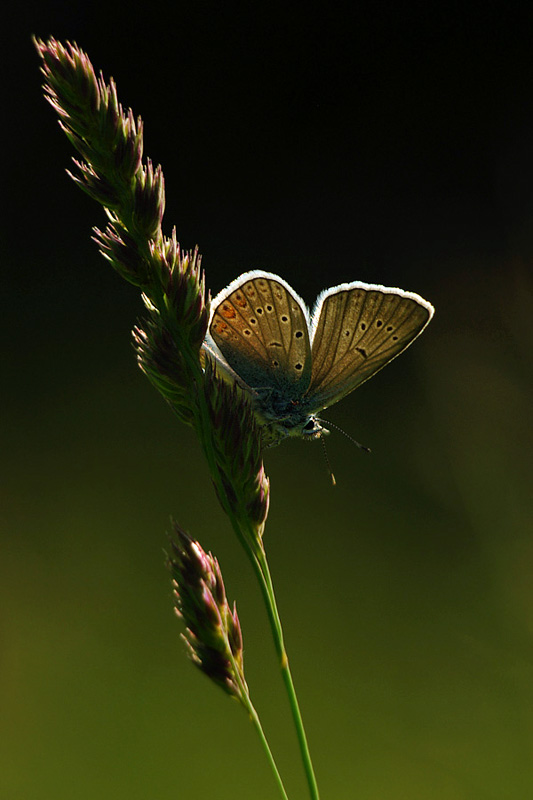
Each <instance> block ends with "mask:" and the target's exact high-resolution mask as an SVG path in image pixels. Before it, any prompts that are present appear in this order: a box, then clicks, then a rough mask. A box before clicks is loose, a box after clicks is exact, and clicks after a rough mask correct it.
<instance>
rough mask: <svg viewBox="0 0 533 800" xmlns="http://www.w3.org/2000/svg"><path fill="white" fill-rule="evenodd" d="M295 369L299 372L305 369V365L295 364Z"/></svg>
mask: <svg viewBox="0 0 533 800" xmlns="http://www.w3.org/2000/svg"><path fill="white" fill-rule="evenodd" d="M294 369H297V370H298V371H300V370H301V369H303V364H295V365H294Z"/></svg>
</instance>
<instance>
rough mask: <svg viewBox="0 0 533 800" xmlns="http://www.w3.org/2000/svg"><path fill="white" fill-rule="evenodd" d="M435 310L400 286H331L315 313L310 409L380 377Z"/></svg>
mask: <svg viewBox="0 0 533 800" xmlns="http://www.w3.org/2000/svg"><path fill="white" fill-rule="evenodd" d="M432 314H433V307H432V306H431V304H430V303H428V302H427V301H426V300H423V299H422V298H421V297H419V296H418V295H415V294H413V293H410V292H403V291H401V290H400V289H387V288H385V287H379V286H371V285H369V284H360V283H353V284H345V285H344V286H339V287H334V288H333V289H328V290H327V291H326V292H325V293H324V294H323V295H321V296H320V297H319V299H318V301H317V307H316V311H315V313H314V315H313V331H314V333H313V343H312V358H313V368H312V375H311V383H310V386H309V389H308V392H307V398H308V403H309V405H310V407H312V409H313V410H315V411H318V410H319V409H321V408H325V407H327V406H329V405H331V404H332V403H335V402H337V400H340V399H341V398H342V397H344V396H345V395H347V394H348V393H349V392H351V391H352V390H353V389H355V388H356V387H357V386H359V385H360V384H361V383H363V381H366V380H367V379H368V378H370V377H371V376H372V375H374V374H375V373H376V372H377V371H378V370H380V369H381V368H382V367H384V366H385V364H387V363H388V362H389V361H391V360H392V359H393V358H395V357H396V356H397V355H399V354H400V353H401V352H402V350H404V349H405V348H406V347H407V346H408V345H409V344H410V343H411V342H412V341H413V340H414V339H415V338H416V337H417V336H418V335H419V333H421V331H422V330H423V328H424V327H425V326H426V325H427V323H428V322H429V320H430V319H431V316H432Z"/></svg>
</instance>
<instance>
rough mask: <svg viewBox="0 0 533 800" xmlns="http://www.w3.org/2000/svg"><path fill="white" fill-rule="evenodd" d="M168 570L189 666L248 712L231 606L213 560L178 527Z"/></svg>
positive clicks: (238, 637) (237, 627) (239, 643)
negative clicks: (196, 668)
mask: <svg viewBox="0 0 533 800" xmlns="http://www.w3.org/2000/svg"><path fill="white" fill-rule="evenodd" d="M173 533H174V537H173V538H172V539H171V540H170V546H171V552H170V554H169V556H168V566H169V569H170V571H171V574H172V582H173V586H174V604H175V608H176V613H177V615H178V616H179V617H180V618H181V619H182V620H183V622H184V624H185V625H186V631H185V633H184V634H183V635H182V636H183V639H184V640H185V642H186V645H187V650H188V655H189V657H190V658H191V660H192V661H193V663H194V664H195V665H196V666H197V667H198V668H199V669H200V670H201V671H202V672H204V673H205V674H206V675H207V676H208V677H209V678H210V679H211V680H212V681H214V683H216V684H217V685H218V686H220V687H221V688H222V689H224V691H225V692H227V693H228V694H230V695H231V696H232V697H235V698H236V699H237V700H239V701H240V702H241V703H242V704H243V705H244V706H245V708H247V709H248V708H249V697H248V687H247V685H246V681H245V679H244V668H243V643H242V634H241V629H240V623H239V618H238V616H237V610H236V607H235V605H234V606H233V609H231V608H230V606H229V604H228V601H227V598H226V589H225V587H224V581H223V579H222V573H221V571H220V567H219V564H218V561H217V559H216V558H215V557H214V556H213V555H212V554H211V553H206V552H205V551H204V550H203V548H202V547H201V545H200V544H199V542H195V541H193V540H192V539H191V538H190V537H189V536H188V535H187V534H186V533H185V531H184V530H182V529H181V528H180V527H179V525H177V523H175V522H174V523H173Z"/></svg>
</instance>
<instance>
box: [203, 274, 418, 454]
mask: <svg viewBox="0 0 533 800" xmlns="http://www.w3.org/2000/svg"><path fill="white" fill-rule="evenodd" d="M433 313H434V308H433V306H432V305H431V303H428V301H427V300H424V299H423V298H422V297H420V296H419V295H417V294H414V293H413V292H404V291H403V290H402V289H389V288H387V287H385V286H379V285H375V284H369V283H362V282H359V281H354V282H353V283H342V284H340V285H339V286H333V287H332V288H331V289H326V290H325V291H323V292H322V293H321V294H320V295H319V296H318V298H317V300H316V303H315V306H314V309H313V312H312V313H309V310H308V308H307V306H306V304H305V303H304V301H303V300H302V298H301V297H299V295H297V294H296V292H295V291H294V289H292V288H291V286H289V284H288V283H287V282H286V281H284V280H283V279H282V278H280V277H278V276H277V275H274V274H272V273H271V272H264V271H262V270H253V271H252V272H245V273H244V274H243V275H241V276H240V277H239V278H237V279H236V280H234V281H233V282H232V283H230V285H229V286H228V287H226V289H223V290H222V291H221V292H220V293H219V294H218V295H217V296H216V297H215V298H214V300H213V301H212V305H211V316H210V320H209V329H208V335H207V339H206V346H207V348H208V349H209V350H211V352H212V353H213V354H214V356H215V359H216V361H217V364H218V366H219V368H220V369H221V370H222V371H223V372H224V373H225V375H226V377H227V376H228V375H229V376H231V378H232V379H233V380H236V381H237V382H238V383H239V384H240V385H241V386H243V387H244V388H245V389H246V390H247V391H248V392H249V393H250V395H251V397H252V401H253V404H254V411H255V414H256V417H257V418H258V420H259V423H260V425H261V426H262V429H263V434H264V435H265V441H266V443H268V444H269V445H273V444H278V443H279V442H280V441H281V440H282V439H285V438H287V437H290V436H298V437H302V438H311V439H313V438H319V437H320V436H322V435H323V434H324V433H328V430H327V428H325V427H324V426H323V425H322V422H321V420H320V419H319V418H318V417H317V414H318V413H319V412H320V411H322V410H323V409H324V408H328V407H329V406H331V405H333V404H334V403H337V402H338V401H339V400H341V399H342V398H343V397H345V396H346V395H347V394H349V393H350V392H351V391H353V390H354V389H356V388H357V387H358V386H359V385H360V384H362V383H363V382H364V381H366V380H368V378H371V377H372V375H375V374H376V372H378V371H379V370H380V369H381V368H382V367H384V366H385V364H388V363H389V361H392V359H393V358H396V356H397V355H399V354H400V353H401V352H402V351H403V350H405V348H406V347H408V345H410V344H411V342H413V341H414V339H416V337H417V336H419V335H420V333H421V332H422V331H423V330H424V328H425V327H426V325H427V324H428V322H429V321H430V319H431V317H432V316H433Z"/></svg>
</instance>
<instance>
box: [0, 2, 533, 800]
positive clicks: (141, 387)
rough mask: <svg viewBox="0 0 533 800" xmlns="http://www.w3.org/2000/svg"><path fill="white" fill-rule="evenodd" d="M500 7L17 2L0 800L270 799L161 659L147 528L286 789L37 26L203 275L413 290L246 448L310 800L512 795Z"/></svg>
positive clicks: (284, 721)
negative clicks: (360, 377) (308, 407)
mask: <svg viewBox="0 0 533 800" xmlns="http://www.w3.org/2000/svg"><path fill="white" fill-rule="evenodd" d="M532 25H533V13H532V11H531V6H529V7H528V6H527V4H525V3H522V4H519V5H516V7H515V6H514V5H513V4H512V3H511V4H509V3H498V2H495V3H488V4H487V3H486V4H481V3H480V4H466V5H465V4H459V3H443V4H436V5H431V4H423V3H415V2H410V3H407V4H396V5H394V4H388V3H366V4H353V5H351V6H349V7H346V9H343V7H341V5H336V4H330V5H329V6H328V5H327V4H324V7H323V9H322V11H321V13H320V15H318V16H310V12H309V8H308V7H306V6H304V5H302V6H301V7H300V6H298V7H297V6H296V4H291V5H285V4H279V5H278V4H276V3H265V4H261V5H260V6H257V7H256V5H255V4H249V5H243V6H232V5H227V4H219V3H213V2H200V3H193V4H190V3H183V2H177V3H175V4H173V6H172V7H171V8H170V7H169V6H167V5H165V4H159V3H158V2H157V1H156V2H155V3H152V4H150V6H149V7H147V6H146V5H141V4H138V5H136V4H135V3H133V4H128V7H127V9H125V8H124V6H123V5H122V4H118V3H116V4H114V3H108V4H106V5H105V6H102V7H100V6H99V5H98V4H81V3H76V2H73V3H69V4H66V3H48V4H39V5H37V4H33V5H32V4H31V3H30V5H29V6H24V16H23V17H22V15H20V16H19V18H18V22H17V24H16V25H15V26H13V28H12V30H11V32H10V35H9V39H10V42H9V45H8V47H7V49H4V57H6V63H5V66H4V82H5V84H6V85H5V90H4V91H5V92H7V98H5V99H4V109H5V112H6V118H5V120H4V125H3V128H4V135H5V137H6V141H5V145H4V148H3V167H2V172H3V186H4V191H3V194H4V201H5V203H4V210H3V214H2V224H1V226H2V238H3V246H2V253H3V256H2V286H3V290H5V291H2V315H1V318H2V324H3V337H2V338H3V347H2V348H1V349H2V362H3V366H2V377H3V381H2V407H1V421H2V422H1V424H2V482H1V487H2V488H1V491H2V496H3V499H2V505H1V517H2V522H1V526H2V527H1V541H0V544H1V551H0V609H1V611H0V614H1V632H0V635H1V642H0V669H1V673H0V674H1V680H0V687H1V688H0V692H1V701H0V709H1V711H0V764H1V768H0V798H1V799H2V800H48V798H52V797H53V798H54V800H71V798H76V799H77V800H89V798H90V799H91V800H92V798H94V797H101V798H113V800H120V799H121V798H128V800H145V799H146V798H157V800H177V798H179V799H180V800H181V798H187V799H191V800H207V798H216V800H225V799H226V798H230V797H231V798H235V797H238V798H254V800H271V799H272V798H275V797H276V789H275V785H274V783H273V780H272V777H271V775H270V773H269V768H268V766H267V763H266V760H265V758H264V756H263V754H262V751H261V749H260V746H259V743H258V741H257V739H256V737H255V734H254V731H253V729H252V727H251V726H250V724H249V722H248V720H247V718H246V715H245V714H244V713H243V712H242V710H241V709H240V708H239V707H238V706H237V704H235V703H233V702H232V701H230V700H229V699H228V698H227V697H226V696H224V695H223V694H222V693H221V692H220V691H218V690H217V689H216V688H215V687H214V686H212V685H211V684H210V683H209V682H208V681H207V679H206V678H204V676H203V675H201V674H200V673H199V672H198V671H196V670H195V669H194V668H193V667H192V666H191V665H190V664H189V663H188V662H187V660H186V657H185V653H184V649H183V646H182V644H181V642H180V639H179V633H180V626H179V623H178V622H177V621H176V620H175V619H174V617H173V614H172V603H171V595H170V586H169V580H168V575H167V573H166V571H165V568H164V555H163V549H164V548H165V542H166V540H165V531H166V530H168V528H169V522H168V520H169V516H170V515H173V516H174V517H175V518H176V519H177V520H178V521H179V522H180V523H181V525H182V526H183V527H185V528H186V529H187V530H189V532H190V533H191V535H193V536H195V537H197V538H198V539H200V541H201V542H202V543H203V545H204V547H205V548H206V549H211V550H212V551H213V552H214V553H215V554H216V555H217V557H218V558H219V560H220V563H221V566H222V571H223V574H224V577H225V581H226V586H227V591H228V596H229V597H230V598H232V599H233V598H235V599H236V600H237V603H238V607H239V612H240V617H241V622H242V626H243V632H244V640H245V665H246V672H247V679H248V683H249V685H250V688H251V692H252V697H253V699H254V702H255V704H256V706H257V708H258V710H259V712H260V714H261V717H262V720H263V723H264V727H265V729H266V732H267V734H268V736H269V739H270V741H271V745H272V748H273V750H274V753H275V755H276V757H277V759H278V762H279V766H280V770H281V772H282V773H283V775H284V776H285V778H286V785H287V789H288V793H289V796H290V797H291V800H292V798H305V797H306V796H307V794H306V789H305V783H304V780H303V777H302V770H301V766H300V763H299V757H298V751H297V746H296V741H295V736H294V734H293V731H292V727H291V720H290V717H289V711H288V704H287V701H286V698H285V696H284V691H283V686H282V682H281V680H280V678H279V674H278V671H277V665H276V660H275V656H274V650H273V646H272V644H271V641H270V638H269V630H268V623H267V619H266V615H265V612H264V610H263V608H262V603H261V597H260V594H259V590H258V588H257V587H256V585H255V583H254V579H253V575H252V573H251V569H249V567H248V565H247V563H246V560H245V558H244V556H243V554H242V553H241V552H240V550H239V547H238V544H237V542H236V541H235V539H234V537H233V536H232V533H231V530H230V526H229V524H228V522H227V520H226V519H225V517H224V515H223V514H222V512H221V510H220V508H219V507H218V505H217V502H216V499H215V497H214V493H213V490H212V488H211V484H210V480H209V477H208V473H207V470H206V466H205V464H204V463H203V461H202V457H201V454H200V451H199V447H198V445H197V442H196V441H195V439H194V437H193V435H192V433H191V431H190V430H188V429H186V428H185V427H183V426H180V425H178V424H177V423H176V421H175V420H174V418H173V417H172V414H171V412H170V411H169V410H168V408H167V407H166V406H165V404H164V402H163V401H162V400H161V398H160V397H159V396H157V394H156V392H155V390H153V389H152V388H151V386H150V385H149V384H148V382H147V381H146V380H145V379H144V378H143V376H142V375H141V373H140V372H139V370H138V369H137V367H136V365H135V360H134V355H133V350H132V347H131V344H130V337H129V331H130V329H131V327H132V326H133V324H134V323H135V322H136V320H137V319H138V317H139V316H140V315H142V306H141V302H140V298H139V296H138V294H137V292H136V291H135V289H133V288H132V287H131V286H129V285H126V284H125V283H124V282H122V281H121V280H120V278H119V277H118V276H116V275H115V274H114V273H112V271H111V270H110V268H109V266H108V265H107V264H106V262H105V261H104V260H103V259H102V258H101V257H100V256H99V255H98V253H97V250H96V247H95V246H94V244H93V243H92V242H91V241H90V234H91V227H92V226H93V225H95V224H96V225H99V226H102V225H104V224H105V217H104V214H103V212H102V210H101V209H100V208H98V207H96V206H95V204H94V203H93V202H92V201H90V200H89V199H88V198H86V197H85V196H83V195H82V194H81V192H79V190H78V189H77V188H76V187H75V186H74V185H73V184H72V182H71V181H70V180H69V179H68V178H67V177H66V175H65V172H64V169H65V167H68V166H69V159H70V156H71V154H72V153H71V150H70V146H69V144H68V142H67V141H66V139H65V137H64V136H63V135H62V134H61V132H60V131H59V129H58V127H57V123H56V120H55V118H54V114H53V112H52V110H51V109H50V108H48V107H47V105H46V104H45V103H44V101H43V100H42V97H41V90H40V80H39V74H38V60H37V57H36V55H35V53H34V52H33V50H32V47H31V43H30V35H31V34H32V33H35V34H37V35H39V36H41V37H47V36H48V35H54V36H56V37H57V38H59V39H61V40H66V39H71V40H76V41H77V42H78V44H79V45H80V46H82V47H83V48H84V49H85V50H86V51H87V52H88V53H89V55H90V57H91V59H92V61H93V63H94V65H95V67H96V69H97V70H100V69H102V70H103V72H104V74H105V75H106V76H109V75H110V74H111V75H113V76H114V78H115V79H116V80H117V83H118V89H119V96H120V98H121V101H122V102H123V104H124V105H125V106H126V107H129V106H132V107H133V110H134V112H135V113H136V114H141V115H142V117H143V119H144V121H145V152H146V155H148V156H150V157H151V158H152V159H153V160H154V161H155V162H156V163H159V162H161V163H162V165H163V168H164V173H165V177H166V188H167V211H166V216H165V229H166V231H167V232H170V229H171V227H172V225H174V224H175V225H176V226H177V231H178V238H179V240H180V241H181V243H182V245H183V246H185V247H192V246H194V245H195V244H196V243H198V244H199V246H200V250H201V252H202V253H203V256H204V261H203V264H204V267H205V269H206V275H207V283H208V285H209V286H210V287H211V289H212V291H213V292H215V293H216V292H217V291H219V290H220V289H221V288H223V287H224V286H225V285H226V284H227V283H228V282H229V281H230V280H232V279H233V278H235V277H236V276H237V275H239V274H240V273H242V272H244V271H246V270H248V269H253V268H262V269H267V270H270V271H273V272H275V273H278V274H280V275H282V276H283V277H284V278H285V279H286V280H287V281H289V282H290V283H291V285H293V286H294V288H295V289H296V291H297V292H298V293H299V294H301V295H302V296H303V297H304V298H305V299H306V300H307V301H308V302H309V304H312V303H313V302H314V299H315V297H316V295H317V293H318V292H319V291H320V290H321V289H323V288H324V287H327V286H332V285H335V284H337V283H340V282H343V281H350V280H365V281H368V282H375V283H383V284H386V285H391V286H400V287H402V288H404V289H407V290H411V291H416V292H418V293H419V294H421V295H422V296H424V297H426V298H427V299H429V300H431V301H432V302H433V303H434V305H435V306H436V309H437V313H436V316H435V319H434V321H433V322H432V323H431V325H430V327H429V328H428V330H427V331H426V332H425V333H424V334H423V336H422V337H421V338H420V339H419V340H418V341H417V342H416V343H415V344H414V345H413V347H412V348H411V349H409V351H408V352H407V353H405V354H404V355H402V356H401V357H400V358H399V359H397V361H395V362H394V364H392V365H390V366H388V367H387V368H386V369H385V370H384V371H383V372H381V373H380V374H379V376H377V377H376V378H375V379H373V380H372V381H370V382H369V383H367V384H365V385H364V387H362V388H361V389H360V390H358V391H357V392H356V393H354V394H353V395H351V396H350V397H349V398H347V399H346V400H344V401H343V402H342V403H341V404H339V405H338V406H337V407H335V408H332V409H331V410H329V411H328V413H327V414H325V415H324V416H325V417H327V418H329V419H331V420H332V421H333V422H334V423H335V424H337V425H339V426H340V427H341V428H343V429H344V430H345V431H346V432H347V433H348V434H350V435H352V436H354V437H355V438H356V439H358V440H360V441H362V442H363V443H364V444H366V445H369V446H370V447H371V448H372V454H371V455H370V456H368V455H365V454H364V453H361V452H360V451H358V450H357V449H356V448H355V447H354V446H353V445H352V444H351V443H350V442H349V441H348V439H346V438H344V437H343V436H342V435H341V434H340V433H333V434H332V435H331V436H330V437H329V438H328V440H327V447H328V454H329V459H330V462H331V465H332V468H333V470H334V472H335V475H336V478H337V486H336V487H335V488H332V486H331V485H330V483H329V480H328V474H327V468H326V465H325V461H324V458H323V454H322V449H321V447H320V445H319V444H309V443H305V442H287V443H285V444H283V445H282V446H281V447H279V448H275V449H272V450H271V451H269V452H268V453H267V454H266V459H265V460H266V467H267V471H268V474H269V476H270V478H271V483H272V503H271V513H270V517H269V521H268V525H267V530H266V547H267V551H268V554H269V558H270V561H271V568H272V572H273V575H274V580H275V583H276V586H277V592H278V597H279V605H280V610H281V613H282V617H283V620H284V626H285V633H286V640H287V645H288V649H289V654H290V658H291V664H292V668H293V672H294V677H295V681H296V685H297V688H298V692H299V697H300V702H301V706H302V710H303V714H304V719H305V721H306V726H307V729H308V735H309V739H310V744H311V749H312V752H313V755H314V760H315V765H316V770H317V775H318V779H319V784H320V786H321V792H322V796H323V798H324V799H325V800H326V799H327V798H330V799H331V800H403V799H404V798H405V800H428V798H431V799H432V800H477V799H478V798H479V800H489V798H494V800H523V799H524V798H526V797H529V796H531V792H532V790H533V646H532V643H533V638H532V637H533V581H532V574H533V524H532V521H533V503H532V495H533V492H532V477H533V469H532V468H533V458H532V453H533V431H532V395H533V392H532V383H533V369H532V351H533V324H532V316H533V314H532V309H533V271H532V257H533V228H532V220H533V189H532V187H533V105H532V102H531V98H532V97H533V52H532V50H531V42H530V40H531V34H530V32H531V29H532Z"/></svg>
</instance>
